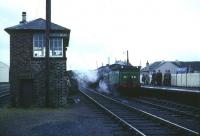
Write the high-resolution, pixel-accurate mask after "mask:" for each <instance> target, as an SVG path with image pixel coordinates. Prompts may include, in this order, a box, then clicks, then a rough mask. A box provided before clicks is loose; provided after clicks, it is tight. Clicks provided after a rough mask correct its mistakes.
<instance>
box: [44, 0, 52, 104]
mask: <svg viewBox="0 0 200 136" xmlns="http://www.w3.org/2000/svg"><path fill="white" fill-rule="evenodd" d="M50 30H51V0H46V29H45V45H46V50H45V57H46V98H45V99H46V106H50V105H49V104H50V100H49V43H50Z"/></svg>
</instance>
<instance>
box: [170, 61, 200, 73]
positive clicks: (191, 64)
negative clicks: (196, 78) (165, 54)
mask: <svg viewBox="0 0 200 136" xmlns="http://www.w3.org/2000/svg"><path fill="white" fill-rule="evenodd" d="M172 63H173V64H174V65H176V66H178V67H179V68H188V69H190V70H191V71H200V61H186V62H184V61H173V62H172Z"/></svg>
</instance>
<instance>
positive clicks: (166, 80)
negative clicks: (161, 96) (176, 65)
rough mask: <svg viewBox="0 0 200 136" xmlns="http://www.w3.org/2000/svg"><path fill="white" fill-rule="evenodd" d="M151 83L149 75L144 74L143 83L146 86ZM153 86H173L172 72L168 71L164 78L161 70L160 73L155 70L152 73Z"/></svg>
mask: <svg viewBox="0 0 200 136" xmlns="http://www.w3.org/2000/svg"><path fill="white" fill-rule="evenodd" d="M149 81H150V77H149V75H148V74H143V75H142V82H143V84H144V85H148V84H149ZM151 85H157V86H161V85H164V86H171V72H170V70H166V71H165V73H164V77H163V74H162V72H161V71H160V70H158V72H156V71H155V70H153V73H152V78H151Z"/></svg>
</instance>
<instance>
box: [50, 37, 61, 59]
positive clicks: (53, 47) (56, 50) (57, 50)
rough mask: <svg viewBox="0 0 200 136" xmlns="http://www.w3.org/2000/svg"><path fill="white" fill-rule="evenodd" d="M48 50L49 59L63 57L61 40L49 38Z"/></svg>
mask: <svg viewBox="0 0 200 136" xmlns="http://www.w3.org/2000/svg"><path fill="white" fill-rule="evenodd" d="M49 49H50V51H49V55H50V57H63V39H62V38H51V40H50V48H49Z"/></svg>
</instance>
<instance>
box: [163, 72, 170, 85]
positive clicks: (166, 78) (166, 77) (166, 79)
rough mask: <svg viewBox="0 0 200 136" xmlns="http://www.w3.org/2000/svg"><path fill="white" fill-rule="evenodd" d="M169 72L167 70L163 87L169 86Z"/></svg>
mask: <svg viewBox="0 0 200 136" xmlns="http://www.w3.org/2000/svg"><path fill="white" fill-rule="evenodd" d="M168 75H169V74H168V70H165V74H164V79H163V85H164V86H167V85H168V77H169V76H168Z"/></svg>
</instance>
